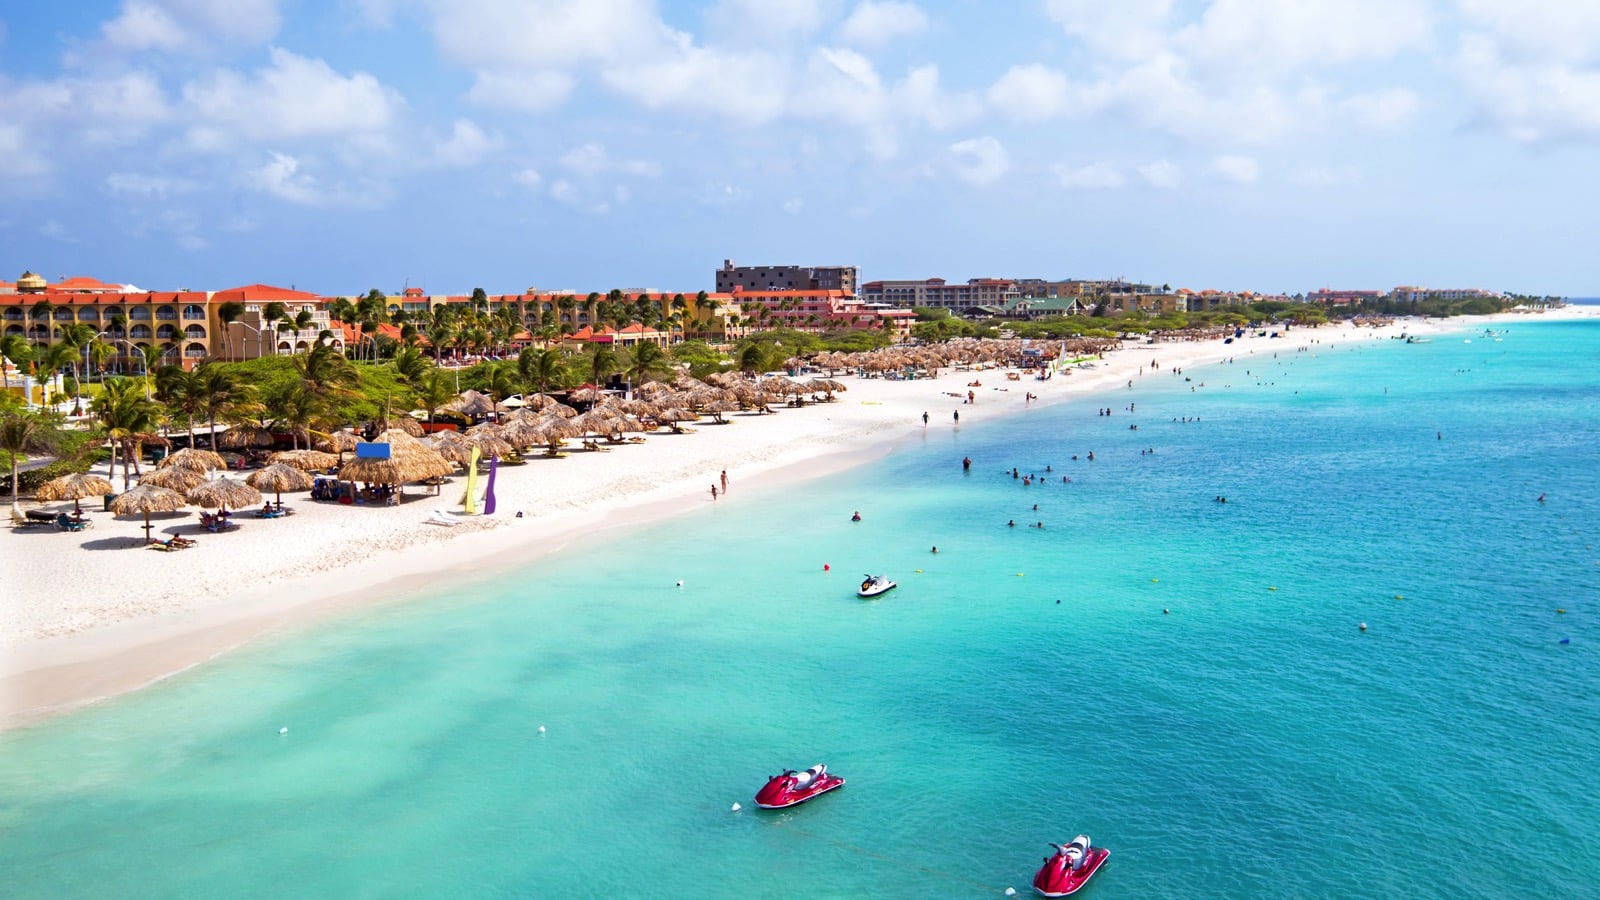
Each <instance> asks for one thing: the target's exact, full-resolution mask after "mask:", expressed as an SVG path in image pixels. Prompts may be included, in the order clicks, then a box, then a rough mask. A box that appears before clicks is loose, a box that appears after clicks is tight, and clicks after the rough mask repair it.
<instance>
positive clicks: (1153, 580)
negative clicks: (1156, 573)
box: [1150, 578, 1161, 584]
mask: <svg viewBox="0 0 1600 900" xmlns="http://www.w3.org/2000/svg"><path fill="white" fill-rule="evenodd" d="M1160 580H1161V579H1159V578H1152V579H1150V583H1151V584H1155V583H1156V582H1158V581H1160Z"/></svg>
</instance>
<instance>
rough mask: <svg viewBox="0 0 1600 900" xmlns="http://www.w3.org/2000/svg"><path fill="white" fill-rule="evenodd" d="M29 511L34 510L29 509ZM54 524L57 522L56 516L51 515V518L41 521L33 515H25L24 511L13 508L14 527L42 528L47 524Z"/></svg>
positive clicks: (12, 524)
mask: <svg viewBox="0 0 1600 900" xmlns="http://www.w3.org/2000/svg"><path fill="white" fill-rule="evenodd" d="M29 512H33V510H29ZM54 524H55V518H54V517H51V518H50V519H48V520H46V521H43V522H41V521H39V520H38V519H36V518H34V517H33V516H28V515H23V514H22V513H20V512H18V511H17V510H14V509H13V510H12V511H11V527H12V528H40V527H43V526H45V525H54Z"/></svg>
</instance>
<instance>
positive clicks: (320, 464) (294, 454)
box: [267, 450, 339, 471]
mask: <svg viewBox="0 0 1600 900" xmlns="http://www.w3.org/2000/svg"><path fill="white" fill-rule="evenodd" d="M267 462H269V463H282V464H284V465H286V466H294V467H295V468H296V469H306V470H310V471H320V470H322V469H326V468H328V467H329V466H336V465H338V464H339V457H337V456H335V455H333V454H332V453H324V452H322V451H321V450H284V451H281V452H278V453H274V454H272V455H271V456H269V457H267Z"/></svg>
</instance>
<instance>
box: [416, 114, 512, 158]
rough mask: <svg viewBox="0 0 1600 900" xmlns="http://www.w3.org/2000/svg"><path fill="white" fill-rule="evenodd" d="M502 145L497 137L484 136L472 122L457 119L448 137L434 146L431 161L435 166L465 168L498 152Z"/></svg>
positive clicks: (481, 130) (482, 131)
mask: <svg viewBox="0 0 1600 900" xmlns="http://www.w3.org/2000/svg"><path fill="white" fill-rule="evenodd" d="M502 143H503V142H502V141H501V140H500V138H499V137H497V136H494V135H490V134H486V133H485V132H484V130H483V129H482V128H479V127H478V126H477V125H475V124H473V123H472V122H470V121H468V120H466V119H457V120H456V121H455V124H454V125H452V126H451V128H450V136H449V137H447V138H445V139H444V140H442V141H439V142H438V143H436V144H435V145H434V148H433V159H434V162H435V163H436V164H437V165H441V166H446V167H450V168H467V167H469V166H475V165H477V164H478V163H480V162H482V161H483V159H484V157H486V156H488V155H489V154H491V153H494V152H495V151H497V150H499V149H500V147H501V145H502Z"/></svg>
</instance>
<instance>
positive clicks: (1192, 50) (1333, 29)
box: [1174, 0, 1434, 77]
mask: <svg viewBox="0 0 1600 900" xmlns="http://www.w3.org/2000/svg"><path fill="white" fill-rule="evenodd" d="M1430 6H1431V4H1430V3H1429V2H1428V0H1295V2H1292V3H1284V2H1282V0H1215V2H1213V3H1212V4H1211V5H1210V6H1209V7H1207V9H1206V11H1205V14H1204V15H1202V16H1201V18H1200V21H1199V23H1198V24H1196V25H1191V26H1189V27H1186V28H1184V29H1182V30H1181V31H1179V32H1178V33H1177V34H1176V35H1174V44H1175V45H1176V46H1178V47H1180V48H1182V49H1183V50H1184V51H1186V53H1187V54H1188V55H1189V56H1190V57H1191V58H1192V59H1194V60H1196V61H1198V62H1201V63H1204V64H1205V65H1207V66H1210V67H1218V68H1224V69H1230V70H1231V69H1242V70H1244V71H1246V72H1250V73H1251V74H1252V77H1259V73H1260V72H1261V70H1262V69H1263V68H1265V69H1268V70H1272V71H1275V72H1288V71H1294V70H1297V69H1301V68H1307V67H1324V66H1328V65H1331V64H1338V63H1346V62H1351V61H1354V60H1382V59H1390V58H1392V57H1394V56H1395V55H1396V54H1398V53H1400V52H1401V51H1404V50H1408V49H1413V48H1420V47H1425V46H1427V44H1428V43H1429V42H1430V41H1431V39H1432V34H1433V28H1434V23H1433V14H1432V11H1431V8H1430Z"/></svg>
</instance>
